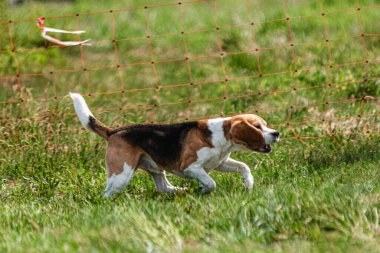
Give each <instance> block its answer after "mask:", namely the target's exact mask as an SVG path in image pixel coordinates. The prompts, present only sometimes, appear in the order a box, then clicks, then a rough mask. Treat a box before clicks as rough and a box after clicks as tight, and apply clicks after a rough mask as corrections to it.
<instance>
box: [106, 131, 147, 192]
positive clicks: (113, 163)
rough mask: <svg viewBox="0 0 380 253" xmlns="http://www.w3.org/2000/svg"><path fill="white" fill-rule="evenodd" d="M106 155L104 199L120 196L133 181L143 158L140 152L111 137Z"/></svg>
mask: <svg viewBox="0 0 380 253" xmlns="http://www.w3.org/2000/svg"><path fill="white" fill-rule="evenodd" d="M108 143H109V144H108V148H107V154H106V166H107V176H108V178H107V187H106V190H105V194H104V197H109V196H111V195H116V194H118V193H119V192H120V191H121V190H122V189H123V188H124V187H126V186H127V185H128V184H129V182H130V181H131V179H132V177H133V174H134V173H135V171H136V169H137V165H138V161H139V159H140V156H141V152H140V151H139V150H136V149H134V148H133V147H132V146H130V145H129V144H127V143H125V142H124V141H122V140H120V139H118V137H117V136H111V137H110V139H109V140H108Z"/></svg>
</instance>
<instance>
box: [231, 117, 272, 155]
mask: <svg viewBox="0 0 380 253" xmlns="http://www.w3.org/2000/svg"><path fill="white" fill-rule="evenodd" d="M263 124H265V121H264V120H263V119H261V118H260V117H258V116H256V115H238V116H235V117H232V118H231V128H230V131H229V134H230V136H231V139H232V141H233V142H235V143H236V144H240V145H244V146H246V147H247V148H249V149H251V150H258V149H260V148H261V147H263V146H264V145H265V139H264V135H263V133H262V131H261V130H260V129H261V125H263Z"/></svg>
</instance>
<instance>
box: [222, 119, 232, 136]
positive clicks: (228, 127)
mask: <svg viewBox="0 0 380 253" xmlns="http://www.w3.org/2000/svg"><path fill="white" fill-rule="evenodd" d="M230 130H231V120H225V121H224V122H223V132H224V138H226V140H231V138H232V137H231V133H230Z"/></svg>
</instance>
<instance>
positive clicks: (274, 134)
mask: <svg viewBox="0 0 380 253" xmlns="http://www.w3.org/2000/svg"><path fill="white" fill-rule="evenodd" d="M272 135H273V137H275V138H276V139H277V138H278V137H280V133H279V132H277V131H275V132H273V133H272Z"/></svg>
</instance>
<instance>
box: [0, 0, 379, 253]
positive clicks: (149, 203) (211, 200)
mask: <svg viewBox="0 0 380 253" xmlns="http://www.w3.org/2000/svg"><path fill="white" fill-rule="evenodd" d="M167 3H172V4H170V5H166V4H167ZM144 6H147V8H144ZM136 7H142V8H136ZM127 8H129V9H127ZM0 9H1V11H0V32H1V34H2V36H0V179H1V181H0V252H105V251H110V252H181V251H182V252H192V251H199V252H326V251H329V252H380V221H379V212H380V158H379V157H380V145H379V143H380V136H379V133H380V121H379V109H380V106H379V102H378V97H379V95H380V88H379V86H380V83H379V75H380V68H379V61H380V58H379V55H380V35H379V34H380V28H379V26H378V25H376V24H377V23H378V17H379V15H380V5H379V2H378V1H377V0H360V1H356V0H352V1H351V0H350V1H347V0H346V1H343V0H342V1H338V0H335V1H323V0H320V1H306V0H300V1H295V0H289V1H283V0H270V1H258V0H251V1H249V0H248V1H242V0H238V1H233V2H230V1H227V0H224V1H219V0H218V1H216V2H214V1H200V2H194V3H188V2H183V3H181V4H178V3H177V2H173V1H169V0H162V1H153V0H144V1H137V0H135V1H115V0H112V1H99V2H97V3H96V4H94V3H93V2H89V1H57V2H55V1H28V2H27V3H25V4H23V5H18V6H12V7H11V6H7V4H6V3H0ZM110 10H112V12H110ZM77 13H78V14H79V15H78V16H77V15H75V14H77ZM86 13H87V14H86ZM90 13H91V14H90ZM41 16H45V17H47V18H46V21H45V23H46V26H48V27H54V28H60V29H67V30H76V29H81V30H86V33H85V34H84V35H81V37H80V38H78V37H76V36H74V37H73V36H72V35H71V36H70V35H64V36H61V35H54V36H57V37H59V38H61V39H64V40H77V39H87V38H91V39H92V41H93V43H94V44H93V45H92V46H87V47H68V48H60V47H56V46H54V45H53V44H49V43H46V42H45V41H43V39H42V37H41V36H40V30H39V28H38V27H37V26H36V24H35V19H36V18H38V17H41ZM56 16H65V17H60V18H58V17H56ZM8 20H11V21H12V22H9V21H8ZM147 36H148V37H147ZM256 49H257V50H256ZM152 62H153V63H152ZM70 91H76V92H80V93H82V94H84V96H85V98H86V100H87V101H88V104H89V106H90V108H91V109H92V111H93V112H94V114H95V116H97V118H98V119H99V120H101V121H102V122H104V123H105V124H107V125H110V126H119V125H122V124H127V123H144V122H169V123H171V122H177V121H186V120H193V119H194V120H195V119H200V118H209V117H219V116H226V115H234V114H238V113H246V112H252V113H257V114H259V115H260V116H262V117H263V118H265V119H266V120H267V121H268V124H269V125H270V126H271V127H273V128H276V129H278V130H279V131H280V132H281V135H282V139H283V140H282V141H281V142H279V143H276V144H275V145H273V152H272V153H270V154H268V155H262V154H257V153H252V152H238V153H234V154H233V155H232V157H233V158H235V159H238V160H240V161H243V162H245V163H247V164H248V165H249V166H250V167H251V169H252V174H253V176H254V178H255V186H254V188H253V190H252V192H248V191H247V190H245V188H244V186H243V184H242V180H241V178H240V177H239V175H235V174H222V173H217V172H212V173H211V176H212V177H213V178H214V179H215V181H216V183H217V189H216V191H215V192H213V193H212V194H209V195H200V194H199V193H198V187H199V184H198V183H197V182H195V181H191V180H190V181H189V180H188V181H187V180H182V179H179V178H177V177H175V176H171V175H169V180H170V181H171V182H172V184H173V185H176V186H186V187H189V188H190V190H189V192H188V193H178V194H173V195H169V194H157V193H156V192H155V188H154V184H153V181H152V179H151V178H150V176H149V175H148V174H146V173H144V172H142V171H139V172H138V173H137V174H136V176H135V177H134V178H133V180H132V182H131V184H130V185H129V186H128V187H127V188H126V189H125V191H123V192H122V193H121V194H119V195H118V196H117V197H115V198H110V199H104V198H102V195H103V191H104V188H105V181H106V175H105V165H104V155H105V149H104V148H105V146H106V143H104V141H103V140H101V139H100V138H99V137H98V136H96V135H94V134H91V133H87V132H85V131H84V130H83V129H81V127H80V123H79V121H78V120H77V118H76V115H75V113H74V110H73V108H72V104H71V101H70V99H69V98H68V97H67V94H68V92H70Z"/></svg>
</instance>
